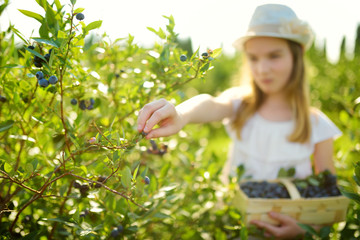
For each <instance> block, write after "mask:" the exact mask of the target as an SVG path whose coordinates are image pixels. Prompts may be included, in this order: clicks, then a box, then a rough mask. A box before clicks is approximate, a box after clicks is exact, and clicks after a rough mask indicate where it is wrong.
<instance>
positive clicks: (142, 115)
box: [137, 99, 167, 132]
mask: <svg viewBox="0 0 360 240" xmlns="http://www.w3.org/2000/svg"><path fill="white" fill-rule="evenodd" d="M165 104H167V101H166V100H165V99H159V100H156V101H153V102H151V103H148V104H146V105H145V106H144V107H143V108H142V109H141V110H140V112H139V116H138V120H137V124H138V131H139V132H142V131H143V130H144V127H145V124H146V122H147V120H148V119H149V118H150V117H151V116H152V114H153V113H154V112H155V111H156V110H158V109H159V108H161V107H163V106H164V105H165ZM149 130H150V129H149Z"/></svg>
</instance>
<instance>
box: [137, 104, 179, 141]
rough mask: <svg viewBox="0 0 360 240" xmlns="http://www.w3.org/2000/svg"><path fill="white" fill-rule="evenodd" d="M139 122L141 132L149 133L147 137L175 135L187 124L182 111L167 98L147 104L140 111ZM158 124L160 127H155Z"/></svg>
mask: <svg viewBox="0 0 360 240" xmlns="http://www.w3.org/2000/svg"><path fill="white" fill-rule="evenodd" d="M137 124H138V131H139V132H143V131H144V132H145V133H147V135H146V138H147V139H150V138H158V137H166V136H170V135H173V134H175V133H177V132H179V131H180V130H181V129H182V128H183V126H184V125H185V123H184V121H183V119H182V116H181V113H180V112H178V111H177V110H176V108H175V106H174V105H173V104H171V103H170V102H168V101H166V100H165V99H159V100H156V101H153V102H151V103H148V104H146V105H145V106H144V107H143V108H142V109H141V110H140V112H139V116H138V121H137ZM156 124H158V125H159V127H158V128H155V129H153V128H154V126H155V125H156Z"/></svg>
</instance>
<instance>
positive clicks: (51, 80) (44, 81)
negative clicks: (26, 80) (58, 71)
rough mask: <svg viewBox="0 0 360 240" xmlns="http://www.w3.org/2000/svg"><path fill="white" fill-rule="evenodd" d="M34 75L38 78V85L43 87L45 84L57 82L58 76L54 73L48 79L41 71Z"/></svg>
mask: <svg viewBox="0 0 360 240" xmlns="http://www.w3.org/2000/svg"><path fill="white" fill-rule="evenodd" d="M35 76H36V78H37V80H38V83H39V85H40V87H43V88H46V87H47V86H49V84H52V85H55V84H56V83H57V82H58V78H57V77H56V76H55V75H52V76H50V77H49V80H47V79H46V78H45V76H44V74H43V72H41V71H38V72H37V73H36V75H35Z"/></svg>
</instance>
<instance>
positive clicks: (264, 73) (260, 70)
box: [244, 37, 293, 95]
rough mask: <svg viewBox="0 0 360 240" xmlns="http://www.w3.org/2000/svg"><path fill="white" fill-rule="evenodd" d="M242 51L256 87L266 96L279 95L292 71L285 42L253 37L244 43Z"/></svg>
mask: <svg viewBox="0 0 360 240" xmlns="http://www.w3.org/2000/svg"><path fill="white" fill-rule="evenodd" d="M244 49H245V53H246V57H247V59H248V62H249V66H250V69H251V73H252V76H253V78H254V81H255V83H256V85H257V86H258V87H259V88H260V89H261V90H262V91H263V92H264V93H265V94H266V95H274V94H279V93H280V94H281V91H282V90H283V88H284V87H285V86H286V84H287V82H288V81H289V78H290V75H291V72H292V69H293V58H292V53H291V51H290V48H289V45H288V42H287V40H285V39H281V38H273V37H255V38H251V39H250V40H248V41H247V42H246V43H245V48H244Z"/></svg>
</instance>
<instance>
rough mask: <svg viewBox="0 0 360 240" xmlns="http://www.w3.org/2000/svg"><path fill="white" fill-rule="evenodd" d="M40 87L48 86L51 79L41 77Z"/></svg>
mask: <svg viewBox="0 0 360 240" xmlns="http://www.w3.org/2000/svg"><path fill="white" fill-rule="evenodd" d="M38 83H39V85H40V87H43V88H46V87H47V86H49V81H48V80H46V79H45V78H41V79H39V81H38Z"/></svg>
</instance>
